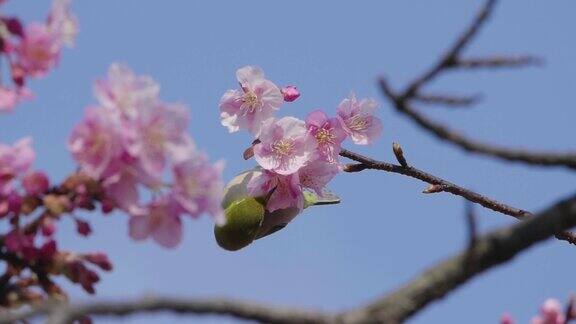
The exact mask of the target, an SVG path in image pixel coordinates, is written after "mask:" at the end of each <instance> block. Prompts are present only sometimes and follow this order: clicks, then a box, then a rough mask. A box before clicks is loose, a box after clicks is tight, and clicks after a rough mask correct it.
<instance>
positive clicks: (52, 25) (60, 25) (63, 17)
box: [48, 0, 78, 47]
mask: <svg viewBox="0 0 576 324" xmlns="http://www.w3.org/2000/svg"><path fill="white" fill-rule="evenodd" d="M71 5H72V0H54V1H53V2H52V9H51V11H50V15H49V16H48V29H49V30H50V32H51V33H52V34H54V35H56V37H57V38H58V39H59V40H60V42H61V43H63V44H64V45H66V46H68V47H72V46H74V40H75V39H76V35H77V34H78V20H77V19H76V17H75V16H74V15H73V14H72V11H71V9H70V7H71Z"/></svg>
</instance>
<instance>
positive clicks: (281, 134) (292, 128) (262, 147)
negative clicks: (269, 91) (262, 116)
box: [254, 117, 317, 175]
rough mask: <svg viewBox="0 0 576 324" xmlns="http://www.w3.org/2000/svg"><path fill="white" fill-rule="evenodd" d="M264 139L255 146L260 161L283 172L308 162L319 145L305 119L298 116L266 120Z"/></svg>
mask: <svg viewBox="0 0 576 324" xmlns="http://www.w3.org/2000/svg"><path fill="white" fill-rule="evenodd" d="M260 141H261V142H260V143H258V144H256V145H255V146H254V156H255V158H256V162H258V164H259V165H260V166H261V167H262V168H264V169H266V170H271V171H274V172H276V173H278V174H282V175H288V174H292V173H295V172H297V171H298V170H299V169H300V168H301V167H303V166H304V165H306V163H307V162H308V161H309V160H310V159H311V158H312V157H313V155H314V150H315V149H316V146H317V144H316V140H315V139H314V137H312V136H311V135H310V134H309V133H308V131H307V130H306V125H305V123H304V121H302V120H300V119H297V118H294V117H284V118H281V119H279V120H274V119H270V120H268V121H266V123H264V126H263V127H262V133H261V135H260Z"/></svg>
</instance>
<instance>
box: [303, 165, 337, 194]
mask: <svg viewBox="0 0 576 324" xmlns="http://www.w3.org/2000/svg"><path fill="white" fill-rule="evenodd" d="M338 172H340V166H339V165H338V164H337V163H330V162H326V161H322V160H315V161H312V162H310V163H308V164H307V165H306V166H304V167H303V168H302V169H300V171H299V172H298V174H299V177H300V185H301V186H302V187H305V188H308V189H312V190H314V192H316V194H318V195H319V196H322V193H323V189H324V188H325V187H326V185H327V184H328V182H330V180H332V179H333V178H334V176H336V174H338Z"/></svg>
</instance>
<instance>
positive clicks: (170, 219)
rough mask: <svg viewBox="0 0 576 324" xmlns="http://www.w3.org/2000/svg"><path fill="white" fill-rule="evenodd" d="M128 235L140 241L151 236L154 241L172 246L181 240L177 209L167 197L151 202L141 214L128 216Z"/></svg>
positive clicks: (180, 225)
mask: <svg viewBox="0 0 576 324" xmlns="http://www.w3.org/2000/svg"><path fill="white" fill-rule="evenodd" d="M129 226H130V237H132V239H134V240H137V241H140V240H145V239H147V238H149V237H152V239H153V240H154V241H156V243H158V244H160V245H161V246H163V247H166V248H173V247H175V246H176V245H178V243H180V241H181V240H182V222H181V220H180V215H179V214H178V209H177V208H175V206H174V204H173V203H172V202H171V201H170V199H169V198H168V197H161V198H158V199H157V200H155V201H154V202H152V203H151V204H150V205H149V206H147V208H146V209H145V211H144V214H143V215H136V216H132V217H131V218H130V224H129Z"/></svg>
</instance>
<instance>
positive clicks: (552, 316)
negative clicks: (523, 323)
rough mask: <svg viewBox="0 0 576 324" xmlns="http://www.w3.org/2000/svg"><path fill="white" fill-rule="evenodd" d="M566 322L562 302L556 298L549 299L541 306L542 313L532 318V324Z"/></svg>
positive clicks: (558, 323)
mask: <svg viewBox="0 0 576 324" xmlns="http://www.w3.org/2000/svg"><path fill="white" fill-rule="evenodd" d="M565 322H566V319H565V316H564V311H563V309H562V304H560V302H559V301H558V300H556V299H552V298H549V299H547V300H546V301H545V302H544V304H542V307H541V308H540V315H538V316H535V317H534V318H532V321H531V323H532V324H564V323H565Z"/></svg>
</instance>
